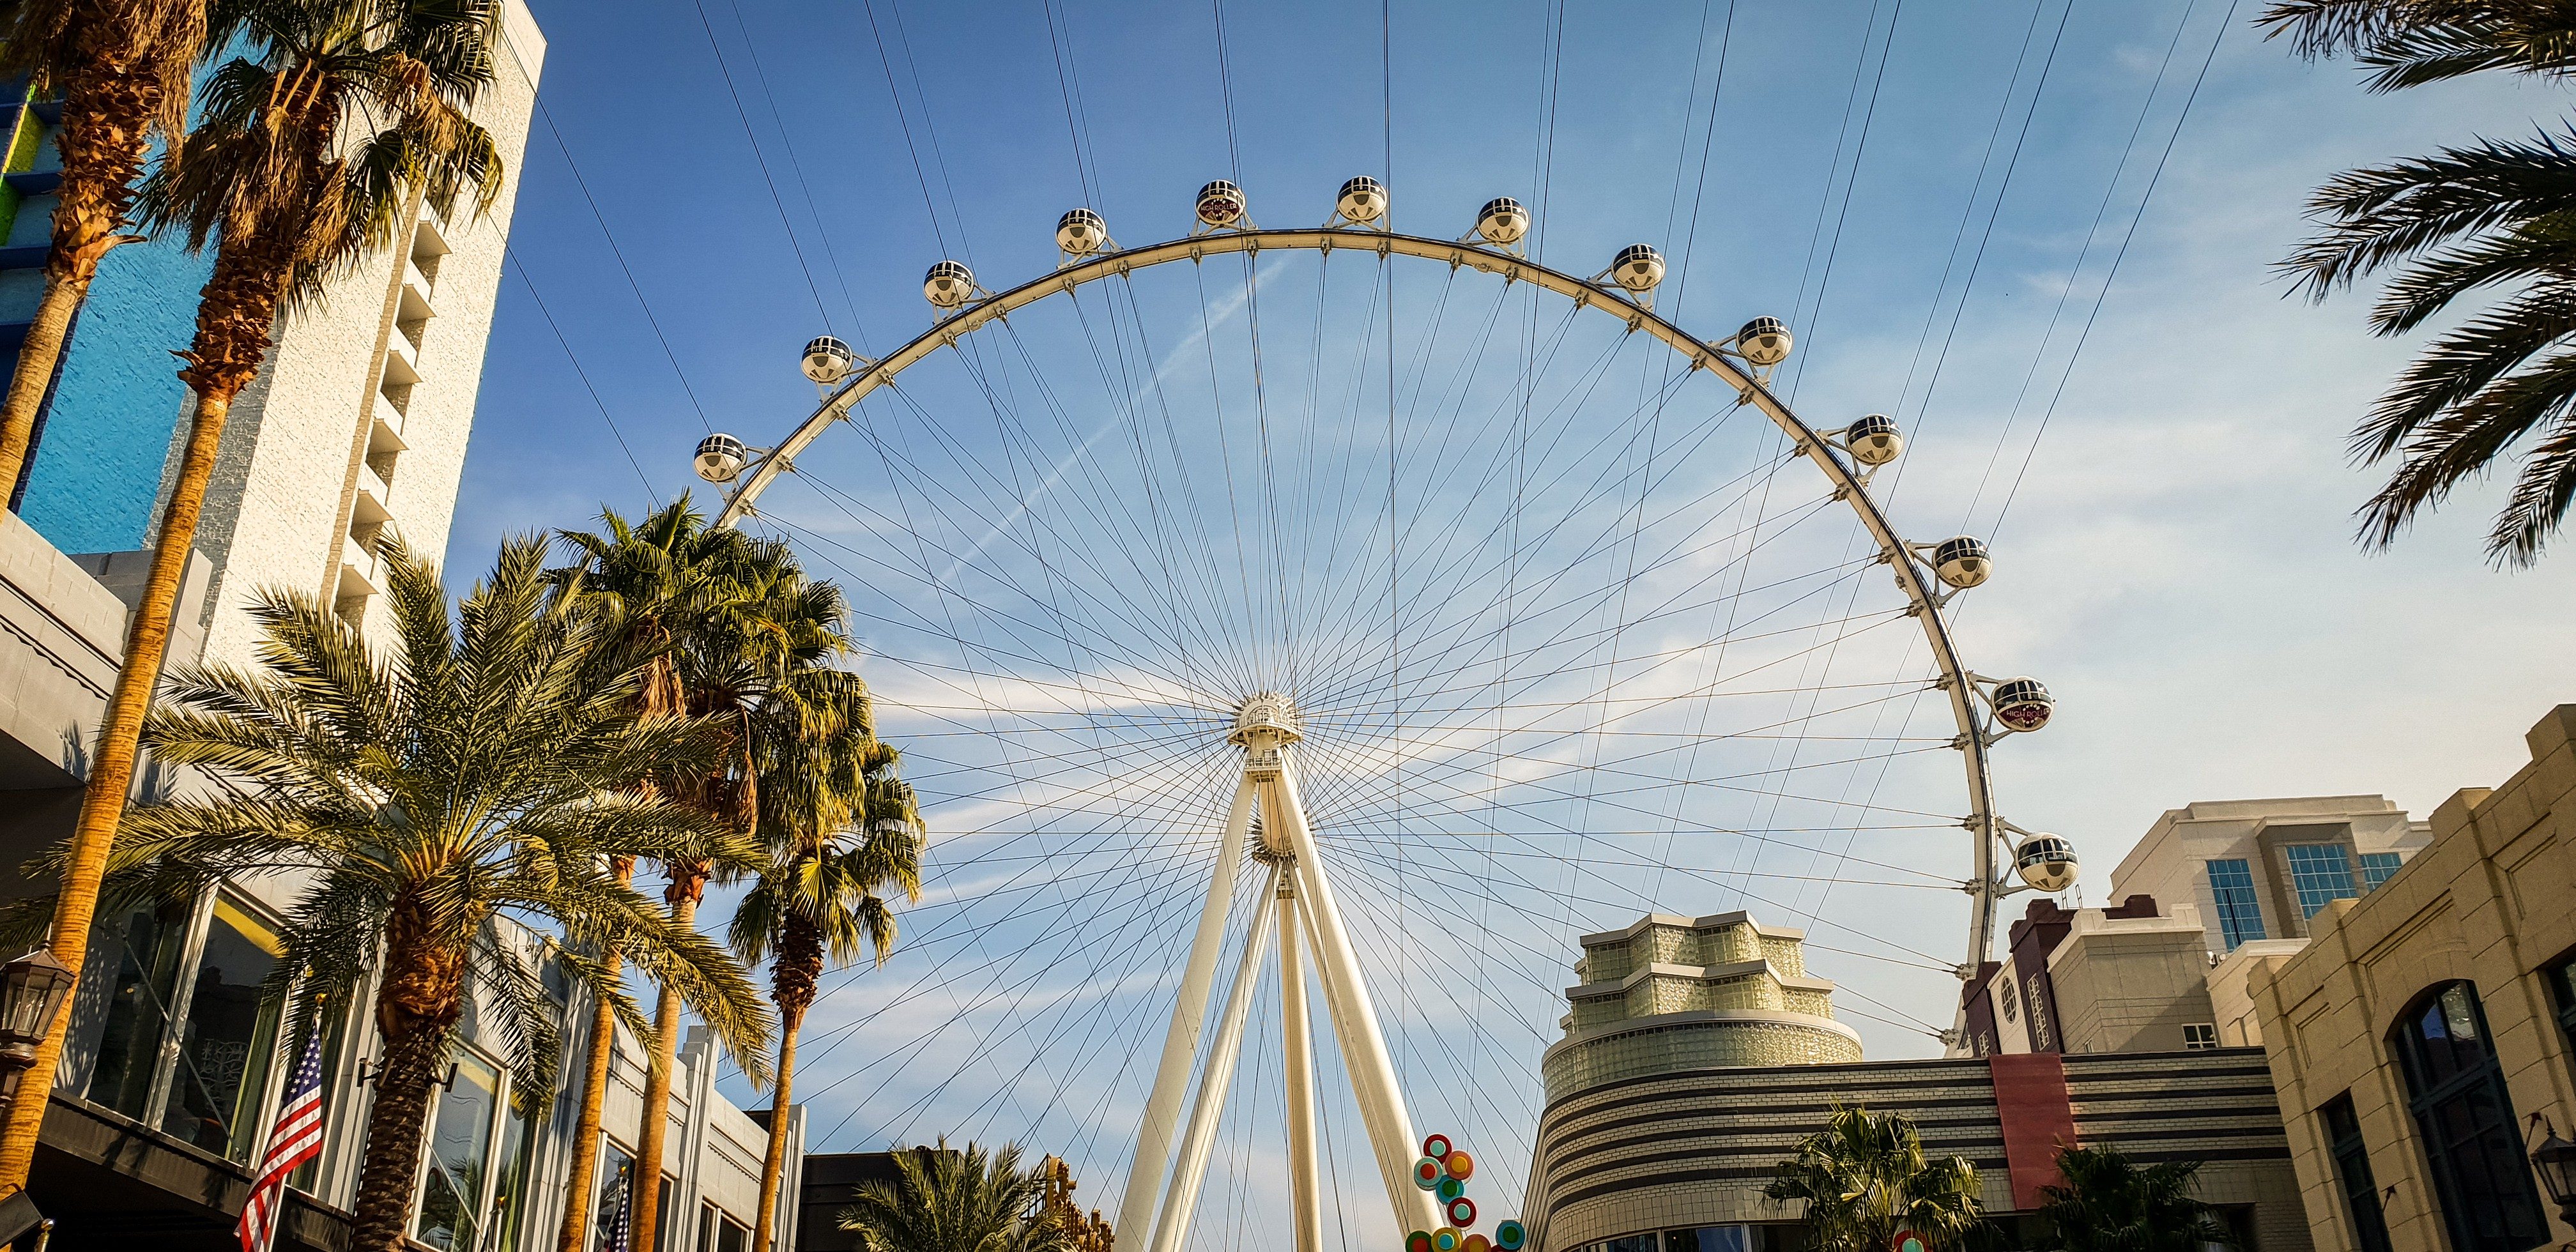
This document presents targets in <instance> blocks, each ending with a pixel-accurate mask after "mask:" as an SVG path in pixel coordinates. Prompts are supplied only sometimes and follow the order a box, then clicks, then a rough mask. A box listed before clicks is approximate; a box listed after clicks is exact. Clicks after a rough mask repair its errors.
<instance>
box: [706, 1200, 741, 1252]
mask: <svg viewBox="0 0 2576 1252" xmlns="http://www.w3.org/2000/svg"><path fill="white" fill-rule="evenodd" d="M706 1214H707V1216H706V1220H705V1221H704V1222H701V1223H699V1224H700V1225H702V1226H704V1227H705V1228H706V1233H705V1234H704V1235H703V1236H702V1237H701V1238H700V1239H699V1240H698V1247H699V1249H700V1252H744V1250H745V1249H747V1248H749V1247H750V1246H751V1231H749V1230H748V1229H745V1228H744V1226H743V1224H742V1223H741V1222H738V1221H735V1220H734V1219H732V1218H730V1217H727V1216H726V1215H725V1211H724V1210H723V1209H720V1208H717V1207H716V1206H714V1205H712V1204H710V1205H708V1206H707V1209H706Z"/></svg>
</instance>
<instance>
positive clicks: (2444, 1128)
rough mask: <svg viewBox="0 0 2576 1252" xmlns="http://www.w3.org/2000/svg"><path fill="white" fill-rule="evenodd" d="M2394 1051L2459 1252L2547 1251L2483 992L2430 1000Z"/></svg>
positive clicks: (2410, 1018)
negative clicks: (2493, 1045)
mask: <svg viewBox="0 0 2576 1252" xmlns="http://www.w3.org/2000/svg"><path fill="white" fill-rule="evenodd" d="M2389 1042H2390V1045H2391V1046H2392V1047H2393V1049H2394V1050H2395V1051H2396V1053H2397V1059H2398V1064H2399V1066H2400V1067H2401V1068H2402V1069H2403V1070H2404V1072H2405V1075H2406V1088H2407V1094H2408V1107H2409V1108H2410V1109H2411V1110H2412V1111H2413V1113H2414V1114H2415V1126H2416V1130H2417V1133H2418V1134H2419V1135H2420V1136H2421V1137H2422V1139H2423V1144H2424V1158H2425V1162H2426V1164H2428V1165H2430V1166H2431V1167H2432V1170H2431V1172H2432V1174H2433V1187H2434V1192H2435V1194H2436V1195H2437V1196H2438V1197H2439V1198H2440V1200H2441V1205H2442V1220H2443V1223H2444V1224H2445V1225H2446V1226H2448V1227H2449V1229H2450V1232H2451V1248H2452V1250H2453V1252H2522V1249H2525V1248H2532V1247H2537V1246H2539V1245H2540V1244H2542V1243H2543V1242H2546V1241H2547V1240H2548V1238H2549V1226H2548V1224H2547V1222H2545V1221H2544V1220H2543V1219H2542V1217H2541V1210H2540V1193H2539V1191H2538V1189H2537V1188H2535V1187H2534V1186H2533V1185H2532V1179H2531V1166H2530V1163H2529V1162H2527V1161H2525V1160H2524V1159H2523V1155H2522V1140H2521V1138H2520V1136H2519V1135H2518V1134H2517V1133H2516V1127H2515V1124H2514V1114H2513V1103H2512V1100H2511V1098H2510V1096H2509V1095H2508V1094H2507V1092H2506V1091H2505V1084H2504V1071H2503V1069H2502V1068H2500V1067H2499V1066H2498V1065H2497V1064H2496V1056H2495V1051H2494V1049H2493V1048H2491V1047H2490V1046H2489V1045H2488V1043H2487V1024H2486V1013H2485V1011H2484V1010H2483V1009H2482V1008H2481V1007H2480V1006H2479V1004H2478V993H2477V990H2476V989H2475V988H2473V987H2471V986H2470V985H2469V984H2468V983H2465V982H2455V983H2448V984H2445V985H2443V986H2441V987H2437V988H2435V989H2433V990H2432V991H2430V992H2427V993H2426V994H2425V996H2424V998H2423V999H2422V1000H2419V1001H2418V1002H2417V1004H2416V1007H2415V1008H2414V1009H2412V1010H2411V1011H2409V1012H2408V1013H2407V1014H2406V1015H2405V1016H2404V1017H2402V1018H2400V1019H2398V1023H2397V1028H2396V1030H2395V1031H2394V1032H2392V1034H2391V1037H2390V1040H2389Z"/></svg>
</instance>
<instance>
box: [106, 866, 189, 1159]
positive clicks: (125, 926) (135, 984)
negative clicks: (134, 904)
mask: <svg viewBox="0 0 2576 1252" xmlns="http://www.w3.org/2000/svg"><path fill="white" fill-rule="evenodd" d="M193 911H194V910H191V909H189V908H188V907H186V906H184V905H175V906H171V905H165V906H162V907H159V908H140V909H135V910H133V911H131V912H128V913H127V914H126V915H125V916H123V917H121V918H118V919H115V920H114V921H111V922H110V923H108V924H107V925H105V926H101V927H100V928H99V940H98V942H96V943H94V944H92V945H91V959H92V960H93V961H95V962H97V963H98V965H99V966H101V967H105V966H107V965H108V964H110V963H111V962H112V963H113V964H114V967H115V970H116V972H115V974H114V975H113V980H114V981H113V983H112V984H111V986H110V988H109V991H108V995H107V1003H106V1005H105V1008H104V1010H103V1011H102V1012H101V1013H100V1015H99V1017H100V1020H99V1023H98V1026H97V1030H98V1043H97V1044H96V1047H95V1050H94V1052H93V1053H92V1055H93V1056H94V1058H95V1062H94V1064H93V1065H92V1067H91V1069H90V1075H89V1082H88V1084H87V1085H86V1086H85V1087H84V1088H83V1089H82V1091H81V1098H82V1099H85V1100H87V1101H89V1102H90V1103H92V1104H95V1105H98V1106H99V1107H100V1108H105V1109H113V1110H115V1111H117V1112H119V1113H123V1114H124V1115H126V1116H127V1117H131V1118H133V1119H135V1120H137V1121H142V1120H145V1119H147V1118H148V1117H149V1116H150V1115H151V1101H152V1086H153V1079H154V1078H155V1077H157V1076H158V1075H159V1074H160V1072H161V1045H162V1044H163V1042H164V1041H166V1040H167V1039H168V1038H169V1037H170V1021H171V1018H172V1017H173V1016H174V1015H175V1013H176V1009H175V1007H174V1005H173V1003H172V1001H173V1000H174V999H175V998H176V997H177V995H178V990H179V962H180V960H181V959H182V958H183V957H184V956H185V954H186V949H187V944H188V921H189V915H190V913H192V912H193Z"/></svg>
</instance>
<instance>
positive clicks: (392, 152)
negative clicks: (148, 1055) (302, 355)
mask: <svg viewBox="0 0 2576 1252" xmlns="http://www.w3.org/2000/svg"><path fill="white" fill-rule="evenodd" d="M499 14H500V9H499V7H498V5H496V4H494V3H492V0H217V2H216V3H215V4H214V5H213V7H212V9H211V12H210V14H209V17H208V21H207V34H206V39H207V42H208V43H209V44H210V45H212V46H217V47H225V46H232V45H233V44H235V43H236V42H237V41H238V42H241V43H243V44H244V45H246V46H247V47H249V48H250V49H252V50H253V52H252V55H250V56H247V57H237V58H235V59H233V60H230V61H227V62H225V63H224V64H223V65H221V66H218V67H216V68H215V69H214V70H213V71H212V72H211V74H210V75H209V76H208V77H207V79H206V80H205V83H204V86H203V88H202V89H201V90H200V92H199V99H198V103H199V106H200V107H199V116H198V120H197V126H196V129H195V130H193V131H192V132H190V133H189V135H188V137H187V139H186V141H185V142H184V143H182V144H180V145H179V146H178V147H177V148H176V149H175V150H174V151H173V152H172V153H171V154H170V158H169V159H168V160H165V161H164V162H163V163H162V164H161V165H160V166H159V167H158V168H156V169H155V170H154V171H153V172H152V173H151V174H150V175H148V176H147V177H146V178H145V179H144V182H143V188H142V198H141V202H140V204H141V212H142V216H143V220H144V223H145V225H146V226H148V227H154V228H164V229H166V228H177V229H183V230H185V231H186V233H187V237H188V242H189V246H190V247H192V248H204V247H206V246H208V245H209V244H211V245H212V246H213V247H214V249H215V264H214V276H213V277H212V278H210V279H208V280H207V282H206V286H205V288H204V290H203V291H202V292H201V293H200V294H199V297H198V304H197V329H196V335H195V338H194V340H193V341H192V343H191V344H190V346H189V349H188V351H186V352H184V353H181V354H180V356H181V358H182V359H183V360H184V361H186V363H187V364H186V366H185V367H184V368H182V369H181V370H180V371H179V376H180V377H181V378H182V379H184V380H186V382H187V384H188V386H189V389H190V390H191V391H192V392H194V393H195V398H196V406H195V411H194V414H193V416H192V417H191V418H190V419H189V432H188V442H187V447H186V450H185V452H184V453H183V454H182V455H181V458H180V462H179V473H178V478H177V481H176V484H175V485H174V487H173V488H172V490H171V493H170V501H169V503H168V504H167V505H166V506H164V508H163V510H162V513H161V524H160V528H159V535H158V538H157V539H156V540H155V542H154V546H153V552H152V564H151V568H150V569H149V571H148V572H147V573H146V575H145V579H144V586H143V595H142V598H141V601H140V602H139V603H137V604H136V605H135V608H134V614H133V619H132V621H131V623H130V624H129V625H128V627H127V629H126V637H125V659H124V663H123V666H122V667H121V668H120V669H119V670H118V672H117V676H116V688H115V690H114V692H113V693H111V694H110V696H109V697H108V703H107V711H106V713H105V715H104V716H103V717H101V719H100V724H99V732H98V743H97V747H96V749H95V750H94V751H93V752H92V753H91V756H90V773H89V780H88V787H87V790H86V791H85V792H84V793H83V795H82V797H81V811H80V817H79V819H78V820H77V822H76V824H75V825H74V826H73V830H72V837H71V840H70V844H69V848H68V854H67V856H66V857H65V860H64V862H63V878H62V882H63V886H62V893H61V895H60V897H59V898H58V903H57V904H56V907H55V911H54V920H53V929H52V932H51V934H50V936H49V938H48V940H47V944H46V946H47V948H48V949H49V950H50V951H51V952H52V954H53V956H54V958H55V959H56V960H59V961H61V962H62V963H63V964H65V965H67V966H70V967H71V968H72V969H73V970H74V971H75V972H77V971H78V970H79V968H80V963H81V958H82V956H83V955H84V954H85V952H86V950H87V948H88V944H89V930H90V923H91V921H92V919H93V917H94V916H95V914H96V912H97V908H98V884H99V876H100V874H101V873H102V872H103V870H104V868H105V866H106V864H107V859H108V850H109V848H110V847H112V846H113V845H114V844H115V842H116V832H117V823H118V820H119V819H120V818H121V817H122V816H123V815H124V812H125V801H126V796H127V794H128V793H129V792H130V791H131V790H132V788H133V783H134V764H135V750H136V746H137V743H138V741H139V739H140V737H141V735H142V731H143V718H144V713H145V711H146V709H147V707H148V706H149V705H150V703H151V699H152V688H153V684H154V682H155V681H156V680H157V679H158V678H159V676H160V672H161V658H162V655H163V654H164V652H165V651H166V650H167V648H168V645H169V641H170V619H171V615H172V613H173V612H174V611H175V610H176V607H177V602H178V596H179V576H180V574H181V572H182V570H183V569H184V568H185V566H186V563H187V559H188V552H189V549H190V547H191V545H192V544H194V543H195V541H196V536H197V515H198V512H199V510H200V509H201V508H202V507H203V506H204V504H205V496H206V480H207V478H208V476H209V475H210V474H211V473H212V472H213V470H214V465H215V452H216V449H217V447H218V446H219V444H220V441H221V439H222V437H223V428H224V418H225V415H226V414H227V413H229V412H230V411H231V406H232V401H233V397H234V396H235V395H237V394H239V393H240V391H241V389H242V387H243V386H245V385H247V384H248V383H249V382H250V380H251V378H252V376H253V375H255V374H257V373H258V372H259V367H260V363H261V362H262V361H263V360H264V359H265V358H266V357H267V354H268V345H269V331H270V329H271V328H272V327H273V326H274V325H275V324H276V322H277V319H278V318H279V317H280V316H281V315H284V316H293V315H295V314H297V313H300V312H304V311H308V310H310V309H311V308H313V307H314V306H315V305H316V304H317V303H318V302H319V299H320V297H321V295H322V293H323V290H324V287H325V286H326V284H327V283H328V282H329V281H330V280H331V279H332V278H333V277H335V276H337V275H339V274H342V273H345V272H347V271H348V270H349V269H350V268H351V267H352V266H354V265H355V264H357V263H358V261H359V260H360V259H361V258H363V257H365V256H366V255H368V254H370V253H372V252H374V251H375V250H377V249H379V248H382V247H384V246H385V245H387V244H388V243H390V242H391V241H392V240H393V239H394V237H395V235H396V234H397V232H398V231H399V229H400V227H401V224H402V223H403V222H405V221H408V220H409V215H410V214H411V213H412V212H414V211H415V206H416V205H417V204H418V203H419V201H420V198H421V197H422V196H424V195H428V196H437V197H442V198H443V197H447V196H451V195H453V194H455V193H457V192H458V191H460V190H462V189H463V188H465V187H466V186H468V185H471V186H472V187H473V188H474V189H475V192H476V196H477V204H478V206H479V207H478V209H477V211H478V212H479V211H480V209H481V207H488V206H489V205H490V204H491V203H492V201H493V200H494V198H496V197H497V196H498V195H499V194H500V189H501V159H500V154H499V152H498V150H497V149H496V148H495V147H494V146H493V143H492V137H491V135H489V134H488V133H486V132H485V131H484V130H483V128H482V127H480V126H477V125H475V124H474V123H473V122H472V121H470V120H468V119H467V118H466V116H465V111H464V110H465V103H466V101H467V99H468V98H469V97H470V96H471V94H472V93H473V91H474V90H475V89H476V88H477V87H479V86H482V85H483V84H486V83H489V82H491V81H492V41H493V39H494V38H495V37H496V29H497V23H498V21H499ZM353 124H362V125H363V128H362V129H361V130H360V131H359V132H358V133H355V134H352V133H349V131H348V129H347V128H348V127H349V126H351V125H353ZM70 1015H71V1006H70V1004H69V1002H68V1001H66V1003H65V1004H64V1006H63V1008H62V1010H61V1011H60V1012H58V1013H57V1014H56V1015H55V1017H54V1022H53V1027H52V1029H51V1030H49V1031H48V1032H47V1033H46V1041H45V1042H44V1043H42V1044H40V1045H38V1047H37V1049H36V1056H35V1059H34V1061H33V1062H32V1063H30V1064H29V1065H28V1067H27V1069H26V1070H25V1073H24V1081H26V1082H28V1083H32V1084H34V1086H33V1087H32V1088H31V1090H36V1091H42V1090H44V1089H45V1088H46V1087H47V1085H48V1084H50V1083H51V1082H52V1081H53V1074H54V1067H55V1064H56V1062H57V1061H59V1060H60V1059H61V1054H62V1053H61V1041H62V1038H63V1036H64V1032H65V1031H66V1029H67V1028H68V1026H69V1024H70V1021H71V1016H70ZM44 1108H45V1102H44V1101H42V1100H19V1101H15V1102H13V1103H12V1104H11V1105H10V1107H9V1110H8V1113H7V1115H6V1120H5V1123H0V1195H5V1194H7V1193H9V1192H11V1191H14V1190H17V1189H18V1188H21V1187H24V1186H25V1185H26V1179H27V1167H28V1165H29V1164H30V1163H31V1162H32V1161H33V1160H34V1157H35V1148H36V1137H37V1133H38V1131H39V1130H40V1129H41V1127H42V1122H43V1117H44Z"/></svg>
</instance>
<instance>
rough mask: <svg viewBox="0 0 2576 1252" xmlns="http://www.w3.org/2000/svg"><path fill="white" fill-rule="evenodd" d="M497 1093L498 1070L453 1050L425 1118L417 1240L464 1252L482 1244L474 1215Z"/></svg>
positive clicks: (479, 1207)
mask: <svg viewBox="0 0 2576 1252" xmlns="http://www.w3.org/2000/svg"><path fill="white" fill-rule="evenodd" d="M500 1095H501V1071H499V1070H498V1069H495V1068H493V1066H492V1063H491V1062H489V1061H486V1060H484V1059H483V1058H482V1057H480V1056H477V1055H475V1054H474V1053H472V1052H469V1051H464V1050H462V1049H459V1050H458V1052H457V1054H456V1068H455V1070H454V1071H453V1073H452V1074H451V1075H450V1078H449V1082H448V1085H447V1089H446V1090H445V1091H443V1092H441V1093H440V1094H439V1097H438V1109H437V1111H436V1112H434V1113H432V1114H431V1115H430V1120H429V1146H428V1150H427V1151H426V1152H425V1153H423V1156H424V1157H425V1158H426V1159H425V1160H424V1161H423V1162H422V1169H421V1180H420V1204H419V1213H420V1217H419V1228H418V1229H417V1230H416V1231H415V1232H414V1234H413V1237H414V1238H417V1239H419V1240H420V1241H421V1242H422V1243H425V1244H428V1245H429V1246H431V1247H433V1248H441V1249H460V1250H464V1252H471V1250H472V1249H476V1248H480V1247H481V1246H482V1245H483V1240H482V1238H481V1237H480V1226H481V1223H480V1221H479V1220H478V1219H479V1218H480V1217H481V1216H482V1213H483V1184H484V1182H485V1181H486V1180H487V1179H488V1178H489V1176H490V1167H491V1160H492V1126H493V1114H494V1113H495V1112H497V1111H498V1107H499V1104H500Z"/></svg>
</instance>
